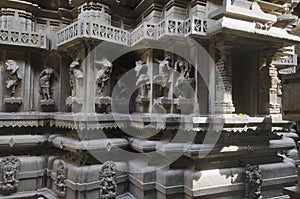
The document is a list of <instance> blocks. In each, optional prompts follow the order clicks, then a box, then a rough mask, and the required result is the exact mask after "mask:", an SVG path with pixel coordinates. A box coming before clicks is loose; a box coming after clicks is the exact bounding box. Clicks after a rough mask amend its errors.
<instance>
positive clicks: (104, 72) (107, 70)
mask: <svg viewBox="0 0 300 199" xmlns="http://www.w3.org/2000/svg"><path fill="white" fill-rule="evenodd" d="M96 63H98V64H101V65H102V68H101V69H100V70H99V71H98V73H97V79H96V85H97V93H98V94H100V95H103V88H104V87H105V83H106V82H107V81H108V80H109V79H110V75H111V72H112V67H113V65H112V63H110V62H109V61H108V60H107V59H104V60H103V61H101V62H96Z"/></svg>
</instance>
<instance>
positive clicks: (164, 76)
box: [154, 55, 171, 97]
mask: <svg viewBox="0 0 300 199" xmlns="http://www.w3.org/2000/svg"><path fill="white" fill-rule="evenodd" d="M155 61H157V62H158V63H159V70H158V73H159V75H156V76H155V77H154V80H155V81H156V82H158V83H159V84H160V85H161V89H162V93H163V96H164V97H167V96H168V90H169V89H168V88H167V84H168V83H169V82H170V81H171V80H170V74H171V57H170V56H169V55H166V57H165V58H164V59H163V60H158V59H155Z"/></svg>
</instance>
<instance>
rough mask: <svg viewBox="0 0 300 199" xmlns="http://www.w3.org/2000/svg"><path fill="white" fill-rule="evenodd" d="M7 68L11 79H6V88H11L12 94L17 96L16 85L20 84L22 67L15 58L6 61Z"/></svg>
mask: <svg viewBox="0 0 300 199" xmlns="http://www.w3.org/2000/svg"><path fill="white" fill-rule="evenodd" d="M5 66H6V70H7V71H8V76H9V80H7V81H6V84H7V85H6V88H7V89H11V96H12V97H14V96H15V92H16V87H17V86H18V85H19V83H20V80H21V79H22V76H21V74H20V72H19V69H20V67H19V66H18V65H17V63H16V62H15V61H14V60H7V61H6V62H5Z"/></svg>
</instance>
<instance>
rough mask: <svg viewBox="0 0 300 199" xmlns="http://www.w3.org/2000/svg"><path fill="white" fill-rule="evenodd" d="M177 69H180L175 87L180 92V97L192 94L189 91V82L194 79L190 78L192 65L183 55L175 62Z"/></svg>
mask: <svg viewBox="0 0 300 199" xmlns="http://www.w3.org/2000/svg"><path fill="white" fill-rule="evenodd" d="M175 71H179V72H180V74H179V77H178V79H177V81H176V83H175V85H174V88H175V90H176V92H177V93H179V97H188V95H190V94H189V93H188V90H189V89H188V88H189V87H188V86H189V85H188V83H189V82H190V81H192V80H193V79H192V78H190V72H191V65H190V64H188V63H186V62H184V61H183V60H182V58H181V57H178V59H177V61H176V62H175Z"/></svg>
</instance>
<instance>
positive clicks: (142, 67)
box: [134, 60, 150, 97]
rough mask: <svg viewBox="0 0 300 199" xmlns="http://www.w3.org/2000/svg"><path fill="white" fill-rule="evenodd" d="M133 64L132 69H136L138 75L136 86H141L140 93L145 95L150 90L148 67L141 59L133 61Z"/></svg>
mask: <svg viewBox="0 0 300 199" xmlns="http://www.w3.org/2000/svg"><path fill="white" fill-rule="evenodd" d="M135 64H136V66H135V69H134V70H135V71H136V76H137V77H138V79H137V81H136V86H137V87H142V92H141V95H142V96H143V97H145V96H146V95H147V93H148V91H149V90H150V80H149V76H148V74H147V70H148V68H147V65H146V64H145V62H144V61H142V60H139V61H137V62H135Z"/></svg>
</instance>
